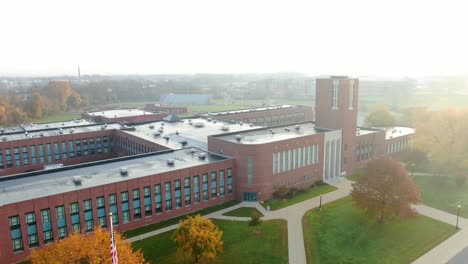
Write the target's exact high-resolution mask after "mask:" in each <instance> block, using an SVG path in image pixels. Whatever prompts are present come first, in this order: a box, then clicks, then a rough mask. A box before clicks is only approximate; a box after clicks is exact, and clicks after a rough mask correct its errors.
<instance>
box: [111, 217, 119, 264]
mask: <svg viewBox="0 0 468 264" xmlns="http://www.w3.org/2000/svg"><path fill="white" fill-rule="evenodd" d="M109 220H110V243H111V246H110V249H111V250H110V255H111V258H112V264H118V263H119V258H118V257H117V245H116V243H115V237H114V226H113V223H112V212H110V213H109Z"/></svg>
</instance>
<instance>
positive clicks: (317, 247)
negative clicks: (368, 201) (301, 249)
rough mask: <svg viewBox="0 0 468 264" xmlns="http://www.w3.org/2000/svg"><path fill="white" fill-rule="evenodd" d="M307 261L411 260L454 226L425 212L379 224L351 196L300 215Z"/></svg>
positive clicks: (395, 261)
mask: <svg viewBox="0 0 468 264" xmlns="http://www.w3.org/2000/svg"><path fill="white" fill-rule="evenodd" d="M302 222H303V228H304V240H305V247H306V253H307V262H308V263H314V264H324V263H330V264H335V263H350V264H351V263H363V264H364V263H379V264H386V263H401V264H403V263H411V262H412V261H413V260H415V259H416V258H418V257H419V256H421V255H423V254H424V253H426V252H427V251H429V250H430V249H432V248H433V247H435V246H436V245H438V244H439V243H441V242H442V241H444V240H446V239H447V238H448V237H450V236H451V235H453V234H454V233H455V232H456V230H455V228H454V227H453V226H452V225H448V224H446V223H442V222H439V221H437V220H434V219H432V218H428V217H425V216H417V217H414V218H411V219H407V220H393V221H389V222H387V223H385V224H380V223H378V222H377V220H376V219H369V218H368V217H367V216H365V215H364V213H363V212H362V210H360V209H357V208H356V207H354V206H353V205H352V200H351V198H350V197H347V198H344V199H341V200H338V201H336V202H333V203H330V204H327V205H325V206H324V207H323V209H322V211H318V210H317V209H314V210H311V211H309V212H307V213H306V214H305V216H304V218H303V221H302Z"/></svg>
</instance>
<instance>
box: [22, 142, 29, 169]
mask: <svg viewBox="0 0 468 264" xmlns="http://www.w3.org/2000/svg"><path fill="white" fill-rule="evenodd" d="M22 152H23V162H24V166H26V165H29V152H28V147H26V146H23V147H22Z"/></svg>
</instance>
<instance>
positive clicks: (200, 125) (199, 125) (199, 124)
mask: <svg viewBox="0 0 468 264" xmlns="http://www.w3.org/2000/svg"><path fill="white" fill-rule="evenodd" d="M204 126H205V123H202V122H198V123H195V127H198V128H200V127H204Z"/></svg>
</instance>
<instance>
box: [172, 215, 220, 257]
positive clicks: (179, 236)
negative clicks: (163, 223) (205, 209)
mask: <svg viewBox="0 0 468 264" xmlns="http://www.w3.org/2000/svg"><path fill="white" fill-rule="evenodd" d="M222 237H223V231H221V230H220V229H219V228H218V227H217V226H216V225H215V224H214V223H213V222H212V221H211V220H210V219H206V218H203V217H202V216H200V215H195V216H189V217H187V218H186V219H184V220H181V221H180V224H179V227H178V228H177V230H176V231H175V232H174V233H173V234H172V236H171V238H172V239H173V240H174V242H175V243H176V244H177V245H178V247H179V248H178V250H177V256H178V257H180V260H179V261H181V262H184V263H212V262H214V260H215V259H216V255H217V253H218V252H222V251H223V241H222Z"/></svg>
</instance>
